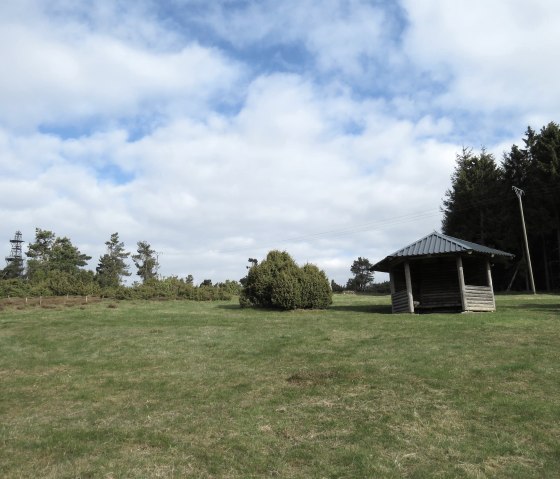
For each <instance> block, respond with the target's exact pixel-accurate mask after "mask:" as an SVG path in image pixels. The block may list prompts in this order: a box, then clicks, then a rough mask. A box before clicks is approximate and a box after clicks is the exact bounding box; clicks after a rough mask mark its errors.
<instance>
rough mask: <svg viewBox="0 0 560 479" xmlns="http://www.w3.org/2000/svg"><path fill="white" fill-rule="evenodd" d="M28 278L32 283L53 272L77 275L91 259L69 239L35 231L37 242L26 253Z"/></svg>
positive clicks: (38, 229) (39, 230) (40, 230)
mask: <svg viewBox="0 0 560 479" xmlns="http://www.w3.org/2000/svg"><path fill="white" fill-rule="evenodd" d="M25 254H26V255H27V257H28V258H30V259H29V260H28V261H27V276H28V278H29V279H30V280H31V281H39V280H42V279H46V278H47V277H49V275H50V274H52V272H54V271H56V272H62V273H66V274H69V275H75V274H77V273H78V272H79V271H80V270H81V268H83V267H84V266H86V265H87V262H88V261H89V260H90V259H91V256H88V255H87V254H85V253H82V252H80V250H79V249H78V248H77V247H76V246H74V245H73V244H72V242H71V241H70V239H69V238H67V237H63V238H60V237H57V236H56V235H55V234H54V233H53V232H52V231H48V230H42V229H40V228H36V229H35V241H34V242H33V243H30V244H29V245H28V250H27V252H26V253H25Z"/></svg>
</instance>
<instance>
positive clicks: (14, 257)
mask: <svg viewBox="0 0 560 479" xmlns="http://www.w3.org/2000/svg"><path fill="white" fill-rule="evenodd" d="M10 243H11V244H12V250H11V252H10V256H6V269H10V270H12V275H13V276H15V277H19V276H21V275H22V274H23V256H22V253H21V244H22V243H23V240H22V239H21V231H16V234H15V235H14V239H11V240H10Z"/></svg>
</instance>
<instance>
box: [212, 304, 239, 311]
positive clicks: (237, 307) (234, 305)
mask: <svg viewBox="0 0 560 479" xmlns="http://www.w3.org/2000/svg"><path fill="white" fill-rule="evenodd" d="M217 308H218V309H228V310H230V311H231V310H232V309H236V310H237V309H241V306H240V305H239V304H220V305H218V306H217Z"/></svg>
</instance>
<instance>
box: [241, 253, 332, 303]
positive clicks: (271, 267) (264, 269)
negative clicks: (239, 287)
mask: <svg viewBox="0 0 560 479" xmlns="http://www.w3.org/2000/svg"><path fill="white" fill-rule="evenodd" d="M239 302H240V304H241V306H243V307H248V306H262V307H266V308H274V309H282V310H289V309H324V308H327V307H328V306H329V305H330V304H331V303H332V291H331V288H330V285H329V280H328V279H327V277H326V275H325V273H324V272H323V271H321V270H320V269H319V268H317V266H315V265H312V264H306V265H305V266H303V267H299V266H298V265H297V264H296V263H295V261H294V260H293V259H292V257H291V256H290V255H289V254H288V253H286V252H285V251H283V252H281V251H271V252H270V253H268V255H267V257H266V259H265V260H264V261H262V262H261V263H260V264H255V265H254V266H252V267H251V268H250V269H249V273H248V274H247V278H246V281H245V288H244V289H243V291H242V292H241V295H240V298H239Z"/></svg>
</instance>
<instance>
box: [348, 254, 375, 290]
mask: <svg viewBox="0 0 560 479" xmlns="http://www.w3.org/2000/svg"><path fill="white" fill-rule="evenodd" d="M372 266H373V265H372V264H371V263H370V262H369V259H367V258H361V257H358V259H357V260H355V261H354V262H353V263H352V266H351V267H350V271H352V273H354V277H353V278H350V279H349V280H348V283H347V285H346V286H347V288H348V289H351V290H354V291H365V290H366V289H367V287H368V286H369V285H370V284H371V283H373V271H372V269H371V267H372Z"/></svg>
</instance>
